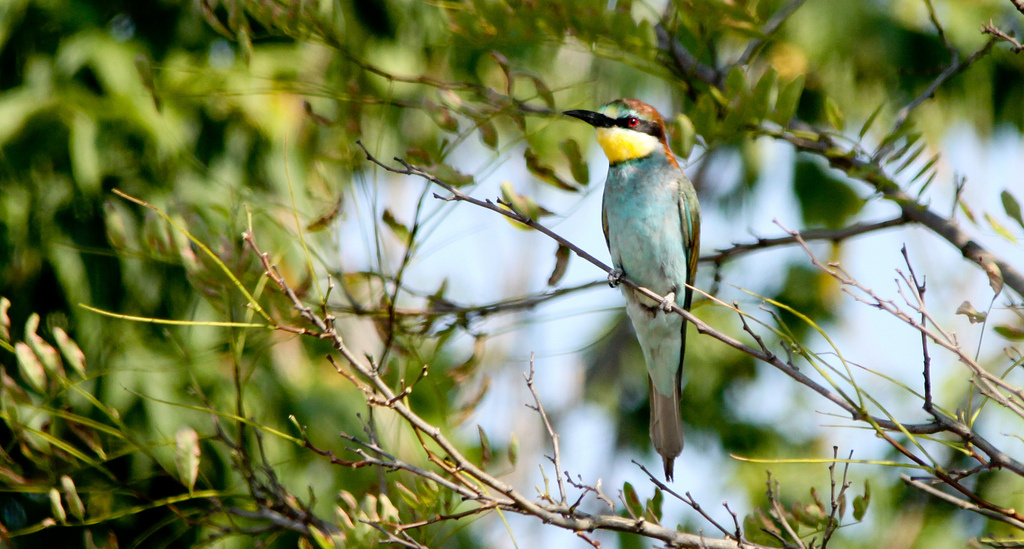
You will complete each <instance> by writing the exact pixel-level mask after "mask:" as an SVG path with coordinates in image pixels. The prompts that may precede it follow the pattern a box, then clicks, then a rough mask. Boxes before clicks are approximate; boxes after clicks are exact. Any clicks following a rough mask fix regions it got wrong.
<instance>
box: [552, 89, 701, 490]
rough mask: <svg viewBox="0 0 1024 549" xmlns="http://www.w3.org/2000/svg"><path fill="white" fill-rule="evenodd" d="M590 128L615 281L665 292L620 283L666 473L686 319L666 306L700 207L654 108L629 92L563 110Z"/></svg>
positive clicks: (686, 280)
mask: <svg viewBox="0 0 1024 549" xmlns="http://www.w3.org/2000/svg"><path fill="white" fill-rule="evenodd" d="M565 114H567V115H569V116H573V117H575V118H579V119H580V120H583V121H585V122H587V123H589V124H590V125H591V126H594V127H595V128H597V142H598V143H600V145H601V148H602V149H604V153H605V155H606V156H607V157H608V162H609V167H608V179H607V181H606V182H605V184H604V200H603V203H602V206H601V224H602V226H603V228H604V238H605V242H607V244H608V250H609V251H610V252H611V256H612V265H613V266H614V269H615V270H614V271H613V273H612V274H611V275H609V281H610V282H612V284H613V285H614V284H615V283H616V282H617V280H618V279H619V278H620V277H622V276H623V275H625V276H627V277H629V278H630V279H631V280H633V281H634V282H636V283H637V284H639V285H640V286H643V287H645V288H648V289H650V290H652V291H654V292H655V293H657V294H659V295H662V296H665V299H664V301H662V302H658V301H653V300H651V299H648V298H646V297H644V296H642V295H640V294H638V293H636V292H634V291H633V290H631V289H629V288H625V287H624V288H623V294H624V295H625V297H626V313H627V314H628V315H629V318H630V320H631V321H632V322H633V328H634V330H635V331H636V335H637V339H638V340H639V342H640V348H641V349H642V350H643V355H644V361H645V362H646V363H647V373H648V375H649V380H650V394H651V398H650V405H651V441H652V442H653V444H654V449H655V450H657V451H658V453H659V454H661V457H662V459H663V460H664V462H665V478H666V479H668V480H672V468H673V465H674V463H675V459H676V456H678V455H679V454H680V453H681V452H682V451H683V425H682V419H681V417H680V410H679V393H680V391H681V389H682V375H683V354H684V353H685V350H686V323H685V321H684V320H683V318H682V317H681V316H679V315H677V314H674V313H671V312H670V311H671V308H672V305H674V304H675V300H676V296H678V295H679V294H680V293H682V295H683V304H682V306H683V308H684V309H686V310H689V309H690V301H691V299H692V297H693V290H692V289H690V288H689V287H687V284H689V285H691V286H692V285H693V279H694V275H695V274H696V272H697V256H698V252H699V250H700V206H699V205H698V204H697V193H696V192H695V191H694V189H693V185H692V184H691V183H690V181H689V180H688V179H687V178H686V176H685V175H683V170H682V169H681V168H680V167H679V164H678V163H677V162H676V159H675V157H674V156H673V154H672V150H671V149H670V148H669V146H668V140H667V138H666V132H665V122H664V120H662V118H661V115H660V114H658V111H656V110H655V109H654V107H651V106H650V105H648V104H646V103H644V102H642V101H638V100H636V99H617V100H615V101H612V102H611V103H608V104H607V105H605V106H603V107H601V109H600V110H599V111H597V112H594V111H579V110H577V111H566V112H565Z"/></svg>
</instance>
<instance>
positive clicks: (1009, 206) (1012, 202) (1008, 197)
mask: <svg viewBox="0 0 1024 549" xmlns="http://www.w3.org/2000/svg"><path fill="white" fill-rule="evenodd" d="M999 199H1000V200H1002V202H1003V210H1004V211H1005V212H1006V215H1008V216H1010V219H1013V220H1014V221H1016V222H1017V224H1018V225H1020V226H1021V228H1024V219H1022V218H1021V213H1020V203H1019V202H1017V199H1016V198H1014V197H1013V195H1012V194H1010V191H1007V190H1004V191H1003V192H1001V193H999ZM0 311H2V307H0Z"/></svg>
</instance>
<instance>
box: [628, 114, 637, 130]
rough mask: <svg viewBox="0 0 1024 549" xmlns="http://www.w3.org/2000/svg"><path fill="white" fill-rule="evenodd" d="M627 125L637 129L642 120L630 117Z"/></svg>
mask: <svg viewBox="0 0 1024 549" xmlns="http://www.w3.org/2000/svg"><path fill="white" fill-rule="evenodd" d="M626 124H627V125H629V127H630V128H635V127H637V126H639V125H640V120H638V119H637V118H636V117H635V116H630V117H629V120H627V121H626Z"/></svg>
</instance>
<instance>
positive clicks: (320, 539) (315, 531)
mask: <svg viewBox="0 0 1024 549" xmlns="http://www.w3.org/2000/svg"><path fill="white" fill-rule="evenodd" d="M309 535H310V536H311V537H312V538H313V543H315V544H316V546H317V547H318V548H319V549H335V545H334V541H333V540H331V536H330V535H329V534H328V533H326V532H324V531H323V530H321V529H319V528H317V527H316V526H310V527H309Z"/></svg>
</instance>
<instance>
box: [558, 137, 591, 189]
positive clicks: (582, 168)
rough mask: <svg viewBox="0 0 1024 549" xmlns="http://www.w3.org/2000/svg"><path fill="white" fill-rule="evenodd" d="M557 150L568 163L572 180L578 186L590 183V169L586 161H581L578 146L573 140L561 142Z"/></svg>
mask: <svg viewBox="0 0 1024 549" xmlns="http://www.w3.org/2000/svg"><path fill="white" fill-rule="evenodd" d="M558 148H559V149H561V150H562V154H564V155H565V158H566V160H568V161H569V170H570V171H571V172H572V178H573V179H575V180H576V182H577V183H579V184H580V185H586V184H588V183H590V167H589V166H587V162H586V160H584V159H583V153H582V152H580V144H579V143H577V142H576V140H575V139H572V138H569V139H566V140H565V141H562V143H561V144H560V145H559V146H558Z"/></svg>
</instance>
